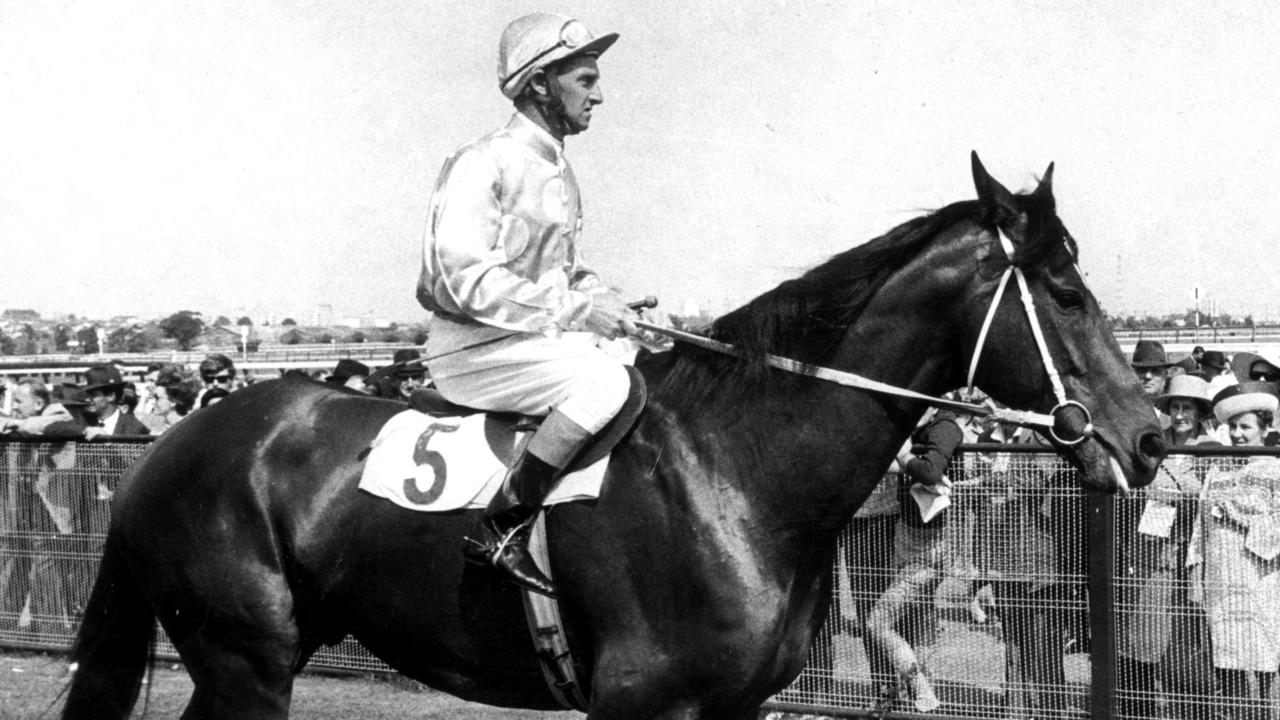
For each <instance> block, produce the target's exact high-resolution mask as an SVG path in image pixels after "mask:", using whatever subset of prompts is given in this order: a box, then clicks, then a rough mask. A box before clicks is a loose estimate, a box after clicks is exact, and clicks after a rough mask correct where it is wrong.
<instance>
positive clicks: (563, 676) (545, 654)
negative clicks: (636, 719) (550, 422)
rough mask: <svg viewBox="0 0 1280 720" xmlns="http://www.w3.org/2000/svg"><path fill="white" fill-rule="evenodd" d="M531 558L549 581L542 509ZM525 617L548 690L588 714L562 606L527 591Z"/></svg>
mask: <svg viewBox="0 0 1280 720" xmlns="http://www.w3.org/2000/svg"><path fill="white" fill-rule="evenodd" d="M529 554H530V555H531V556H532V557H533V560H534V562H536V563H537V564H538V568H539V569H541V570H542V572H543V574H545V575H546V576H547V577H548V578H550V579H552V580H554V579H555V578H554V577H552V575H551V556H550V553H548V552H547V511H546V509H545V508H543V509H542V510H541V511H540V512H539V513H538V516H537V519H536V520H535V521H534V523H533V528H532V530H531V532H530V534H529ZM523 595H524V613H525V617H526V618H528V621H529V633H530V634H531V635H532V636H533V648H534V651H535V652H536V653H537V654H538V664H539V665H541V666H542V676H543V678H544V679H546V681H547V689H549V690H550V691H551V695H552V696H553V697H555V699H556V702H558V703H560V704H561V705H563V706H564V707H566V708H569V709H571V710H578V711H580V712H586V711H587V698H586V695H584V694H583V692H582V686H581V684H580V683H579V682H578V673H577V671H576V670H575V669H574V664H573V655H572V654H571V653H570V652H569V642H568V640H567V639H566V638H565V634H564V621H563V620H562V619H561V618H560V603H559V602H558V601H556V600H554V599H552V598H549V597H547V596H546V595H542V594H540V593H536V592H532V591H530V590H524V591H523Z"/></svg>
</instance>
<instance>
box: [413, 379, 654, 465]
mask: <svg viewBox="0 0 1280 720" xmlns="http://www.w3.org/2000/svg"><path fill="white" fill-rule="evenodd" d="M625 367H626V370H627V377H628V379H629V380H630V381H631V385H630V388H629V390H628V392H627V400H626V402H624V403H623V405H622V409H621V410H619V411H618V414H617V415H615V416H614V417H613V419H612V420H610V421H609V424H608V425H605V426H604V428H603V429H602V430H601V431H600V432H598V433H596V434H595V437H593V438H591V442H590V444H588V445H587V447H586V448H584V449H583V450H582V452H580V453H578V456H577V457H575V458H574V459H573V461H572V462H571V463H569V467H567V468H566V469H565V472H573V471H575V470H580V469H582V468H585V467H589V466H591V465H593V464H595V463H596V462H598V461H599V460H600V459H601V458H603V457H605V456H606V455H608V454H609V453H610V452H611V451H612V450H613V448H614V446H616V445H617V444H618V442H619V441H620V440H622V438H623V437H625V436H626V434H627V433H628V432H630V430H631V428H632V426H634V425H635V423H636V420H637V419H638V418H639V417H640V413H641V412H642V411H643V410H644V406H645V403H646V402H647V401H648V391H647V389H646V387H645V382H644V376H642V375H641V374H640V371H639V370H637V369H635V368H634V367H631V366H630V365H627V366H625ZM409 407H411V408H413V409H414V410H417V411H418V412H420V413H424V414H426V415H430V416H431V417H468V416H471V415H479V414H484V416H485V418H484V434H485V438H486V439H487V440H488V441H489V447H490V449H492V450H493V454H494V455H496V456H497V457H498V459H500V460H501V461H502V462H503V464H504V465H506V466H507V467H511V465H512V463H514V462H515V460H516V458H517V457H518V455H519V452H518V450H519V447H520V442H519V441H520V438H521V437H522V436H523V435H524V434H525V433H529V432H532V431H534V430H536V429H537V428H538V426H539V425H541V424H542V420H543V418H542V417H541V416H538V415H522V414H520V413H513V412H496V411H489V410H482V409H479V408H473V407H467V406H466V405H459V404H458V403H455V402H453V401H451V400H449V399H447V398H445V396H444V395H442V394H441V393H440V391H439V390H437V389H436V388H434V387H421V388H418V389H416V390H414V391H413V394H412V395H410V396H409Z"/></svg>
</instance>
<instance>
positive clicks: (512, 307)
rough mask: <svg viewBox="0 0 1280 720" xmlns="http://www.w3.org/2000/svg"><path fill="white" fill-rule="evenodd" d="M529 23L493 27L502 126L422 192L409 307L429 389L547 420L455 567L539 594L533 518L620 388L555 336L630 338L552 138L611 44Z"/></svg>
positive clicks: (539, 16)
mask: <svg viewBox="0 0 1280 720" xmlns="http://www.w3.org/2000/svg"><path fill="white" fill-rule="evenodd" d="M617 38H618V36H617V35H616V34H614V33H610V34H606V35H601V36H599V37H596V36H595V35H593V34H592V33H591V32H590V31H589V30H587V28H586V26H585V25H583V24H582V23H581V22H579V21H578V20H575V19H572V18H569V17H565V16H563V15H552V14H547V13H536V14H533V15H526V16H524V17H521V18H519V19H517V20H515V21H514V22H512V23H511V24H510V25H508V26H507V28H506V30H505V31H504V32H503V33H502V39H501V41H500V43H499V47H498V88H499V90H501V91H502V94H503V95H505V96H506V97H507V98H508V99H509V100H511V101H512V103H514V105H515V108H516V112H515V115H514V116H513V117H512V118H511V120H510V122H508V123H507V124H506V126H504V127H502V128H500V129H498V130H496V131H494V132H492V133H490V134H488V135H486V136H484V137H482V138H480V139H479V140H476V141H474V142H471V143H468V144H467V145H465V146H463V148H462V149H461V150H459V151H458V152H457V153H455V154H454V155H453V157H451V158H449V160H447V161H446V162H445V165H444V168H443V169H442V170H441V171H440V177H439V179H438V180H437V181H436V186H435V191H434V193H433V194H432V197H431V205H430V214H429V219H428V225H427V233H426V238H425V240H424V243H423V256H422V261H423V262H422V273H421V277H420V279H419V283H418V301H419V302H421V303H422V305H423V307H425V308H426V309H428V310H430V311H431V312H432V313H433V318H432V320H431V323H430V327H429V331H430V335H429V337H428V340H427V348H426V352H427V355H428V356H429V357H431V358H432V361H431V377H432V379H433V380H434V381H435V384H436V387H437V388H438V389H439V391H440V393H441V394H442V395H444V396H445V398H447V399H448V400H450V401H452V402H456V403H459V404H462V405H469V406H472V407H477V408H482V409H485V410H496V411H504V412H518V413H523V414H527V415H546V416H547V419H546V420H545V421H544V422H543V423H542V426H541V428H540V429H539V430H538V432H537V433H536V434H535V435H534V437H533V438H532V439H531V440H530V442H529V443H528V445H527V450H526V451H525V453H524V455H523V456H522V457H521V458H520V459H519V460H518V461H517V463H516V465H515V467H514V468H513V469H512V471H511V473H509V475H508V477H507V479H506V482H504V484H503V486H502V489H501V490H500V491H499V493H498V495H497V497H496V498H495V500H494V501H493V503H491V504H490V506H489V508H488V509H487V510H486V511H485V522H484V523H483V525H484V530H483V534H482V536H481V537H479V538H475V539H473V543H472V544H471V546H470V547H469V552H468V557H469V559H471V560H472V561H475V562H482V563H486V564H490V565H492V566H493V567H495V568H497V569H498V570H499V571H501V572H503V573H505V574H506V575H507V576H508V577H509V578H510V579H512V580H513V581H515V582H516V583H518V584H520V585H522V586H524V587H527V588H529V589H532V590H535V591H537V592H541V593H544V594H547V595H553V594H554V592H555V589H554V587H553V586H552V584H551V581H550V580H549V579H548V578H547V577H546V576H545V575H543V574H542V572H541V571H540V570H539V569H538V568H537V566H536V565H535V564H534V563H533V561H532V559H531V558H530V557H529V555H528V551H527V549H526V546H525V544H526V542H527V533H526V532H525V529H526V525H527V521H528V520H529V519H531V518H532V517H533V515H534V514H535V513H536V512H537V511H538V509H539V508H540V507H541V505H542V501H543V499H544V498H545V497H546V495H547V493H549V492H550V490H551V487H552V485H553V484H554V482H555V480H556V478H557V477H558V475H559V474H560V472H561V470H562V469H564V468H565V467H566V466H567V465H568V464H569V462H570V461H571V460H572V459H573V458H574V456H575V455H577V454H578V452H579V451H580V450H581V449H582V448H584V447H585V446H586V445H587V443H588V442H589V441H590V439H591V437H592V436H593V435H594V434H595V433H597V432H599V431H600V430H601V429H602V428H603V427H604V426H605V425H606V424H607V423H608V422H609V420H610V419H612V418H613V416H614V415H616V414H617V413H618V411H619V410H620V409H621V408H622V406H623V404H624V403H625V401H626V399H627V395H628V392H629V390H630V378H629V375H628V373H627V371H626V370H625V369H624V368H623V366H622V365H621V363H620V362H619V361H618V360H616V359H613V358H611V357H609V356H608V355H606V354H605V353H604V352H603V351H601V350H599V349H598V348H596V347H594V346H584V345H582V344H576V343H570V342H567V341H564V340H562V339H561V337H560V334H561V332H563V331H565V330H588V331H591V332H594V333H597V334H599V335H604V336H606V337H611V338H612V337H618V336H620V335H622V334H624V333H634V332H635V326H634V324H633V323H632V320H631V318H632V317H633V315H634V314H633V311H631V310H630V309H629V308H628V307H627V306H626V304H625V303H624V302H623V301H622V299H621V298H620V297H619V296H618V295H617V294H616V293H615V292H614V291H612V290H610V289H609V288H608V287H607V286H606V285H605V284H604V283H603V282H602V281H601V280H600V278H599V277H597V276H596V274H595V273H594V272H592V271H591V270H590V269H589V268H588V267H587V266H586V265H585V264H584V263H583V260H582V255H581V253H580V252H579V247H578V242H579V238H580V236H581V233H582V204H581V199H580V196H579V191H578V183H577V180H576V179H575V178H574V174H573V170H572V168H570V167H569V163H568V161H567V160H566V159H565V155H564V141H565V138H566V137H568V136H570V135H575V134H578V133H581V132H584V131H586V130H587V128H588V127H589V126H590V124H591V120H592V117H593V113H594V111H595V108H596V107H597V106H599V105H600V103H602V102H603V101H604V96H603V94H602V93H601V90H600V68H599V65H598V63H597V60H598V58H599V57H600V55H601V54H602V53H604V52H605V51H606V50H608V49H609V47H610V46H611V45H613V43H614V41H615V40H617Z"/></svg>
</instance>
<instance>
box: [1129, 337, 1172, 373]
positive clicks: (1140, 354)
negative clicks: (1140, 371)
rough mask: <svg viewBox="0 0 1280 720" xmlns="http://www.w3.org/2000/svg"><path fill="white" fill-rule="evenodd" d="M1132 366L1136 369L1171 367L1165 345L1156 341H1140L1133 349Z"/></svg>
mask: <svg viewBox="0 0 1280 720" xmlns="http://www.w3.org/2000/svg"><path fill="white" fill-rule="evenodd" d="M1129 364H1130V365H1132V366H1134V367H1136V368H1163V367H1169V357H1168V356H1167V355H1165V354H1164V345H1161V344H1160V343H1159V342H1157V341H1155V340H1139V341H1138V344H1137V345H1135V346H1134V347H1133V360H1131V361H1130V362H1129Z"/></svg>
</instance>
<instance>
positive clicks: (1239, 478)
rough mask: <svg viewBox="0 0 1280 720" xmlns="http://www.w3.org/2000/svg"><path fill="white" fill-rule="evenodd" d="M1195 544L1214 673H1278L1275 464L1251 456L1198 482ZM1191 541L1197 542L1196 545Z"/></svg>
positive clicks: (1279, 531) (1279, 507)
mask: <svg viewBox="0 0 1280 720" xmlns="http://www.w3.org/2000/svg"><path fill="white" fill-rule="evenodd" d="M1202 498H1203V499H1202V501H1201V505H1200V515H1199V520H1200V526H1199V527H1198V528H1197V534H1198V538H1196V540H1194V541H1193V545H1194V546H1195V547H1193V549H1192V550H1193V553H1194V552H1195V551H1197V550H1198V551H1199V552H1198V553H1196V554H1195V555H1194V556H1193V557H1191V558H1190V559H1189V561H1188V562H1189V563H1202V564H1203V578H1204V606H1205V612H1206V613H1207V614H1208V616H1209V632H1210V634H1211V637H1212V639H1213V643H1212V644H1213V664H1214V667H1218V668H1223V669H1230V670H1254V671H1260V672H1275V671H1276V669H1277V667H1280V458H1274V457H1255V458H1250V459H1249V460H1248V461H1247V462H1245V463H1243V464H1240V465H1238V466H1232V465H1225V466H1220V467H1216V468H1214V469H1213V470H1211V471H1210V472H1209V474H1208V476H1207V477H1206V478H1205V489H1204V493H1203V495H1202ZM1197 541H1198V542H1197Z"/></svg>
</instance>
